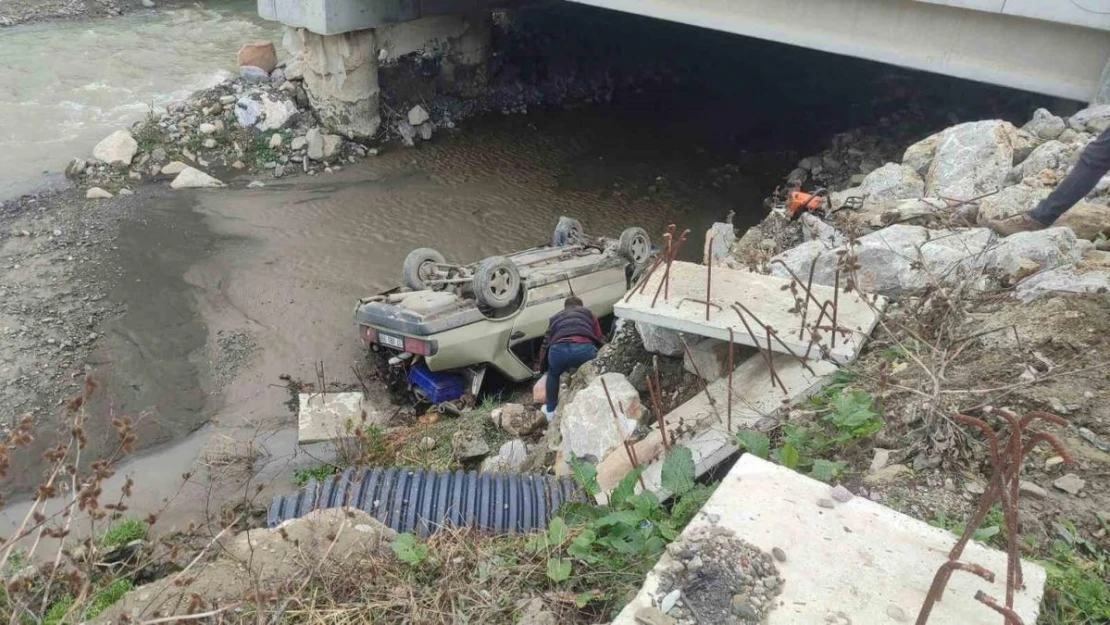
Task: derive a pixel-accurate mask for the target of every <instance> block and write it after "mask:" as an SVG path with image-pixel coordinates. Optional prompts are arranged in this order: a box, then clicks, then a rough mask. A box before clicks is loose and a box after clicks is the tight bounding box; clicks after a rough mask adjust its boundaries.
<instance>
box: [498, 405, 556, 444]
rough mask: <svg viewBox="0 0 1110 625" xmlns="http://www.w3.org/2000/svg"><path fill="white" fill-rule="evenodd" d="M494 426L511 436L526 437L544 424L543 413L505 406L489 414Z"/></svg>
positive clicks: (515, 406)
mask: <svg viewBox="0 0 1110 625" xmlns="http://www.w3.org/2000/svg"><path fill="white" fill-rule="evenodd" d="M490 419H491V420H492V421H493V423H494V425H496V426H497V427H499V428H501V429H503V430H505V431H506V432H508V433H509V434H510V435H512V436H526V435H528V434H531V433H532V432H535V431H536V430H537V429H539V428H540V426H542V425H543V424H544V422H545V419H544V417H543V413H541V412H540V411H539V410H535V409H530V408H526V407H524V406H522V405H521V404H505V405H504V406H501V407H499V408H494V409H493V411H492V412H490Z"/></svg>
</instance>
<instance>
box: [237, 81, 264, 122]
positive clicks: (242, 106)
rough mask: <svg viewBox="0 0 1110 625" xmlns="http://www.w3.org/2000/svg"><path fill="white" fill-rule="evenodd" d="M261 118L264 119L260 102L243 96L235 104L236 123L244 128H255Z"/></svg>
mask: <svg viewBox="0 0 1110 625" xmlns="http://www.w3.org/2000/svg"><path fill="white" fill-rule="evenodd" d="M240 69H242V68H240ZM259 71H261V70H259ZM260 117H262V103H261V102H259V101H258V100H254V99H252V98H250V97H247V96H243V97H241V98H239V100H238V101H236V102H235V121H237V122H239V125H240V126H242V127H244V128H247V127H249V126H253V125H255V124H257V123H258V119H259V118H260Z"/></svg>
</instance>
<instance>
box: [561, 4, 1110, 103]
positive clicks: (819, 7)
mask: <svg viewBox="0 0 1110 625" xmlns="http://www.w3.org/2000/svg"><path fill="white" fill-rule="evenodd" d="M570 1H571V2H577V3H580V4H587V5H592V6H596V7H601V8H606V9H613V10H617V11H624V12H628V13H636V14H638V15H646V16H650V17H654V18H658V19H664V20H670V21H674V22H681V23H685V24H690V25H693V26H700V27H703V28H710V29H714V30H721V31H726V32H731V33H736V34H738V35H746V36H749V37H756V38H759V39H766V40H770V41H778V42H781V43H786V44H791V45H797V46H803V47H806V48H813V49H816V50H823V51H826V52H833V53H836V54H844V55H848V56H854V57H859V58H864V59H870V60H874V61H880V62H883V63H890V64H893V65H899V66H902V67H908V68H912V69H919V70H925V71H929V72H935V73H938V74H945V75H948V76H955V77H958V78H966V79H970V80H975V81H979V82H985V83H991V84H997V85H1002V86H1006V87H1012V88H1016V89H1023V90H1026V91H1032V92H1035V93H1041V94H1046V95H1053V96H1059V97H1063V98H1069V99H1072V100H1080V101H1089V100H1094V101H1103V100H1105V98H1100V97H1099V92H1100V87H1103V83H1104V77H1103V72H1104V68H1105V67H1106V65H1107V55H1108V53H1110V32H1107V31H1106V30H1105V27H1106V24H1105V23H1104V22H1105V21H1106V19H1107V18H1106V17H1104V16H1099V15H1095V14H1091V15H1090V19H1091V20H1094V22H1093V23H1092V24H1091V25H1090V26H1091V27H1086V26H1080V25H1076V24H1075V22H1076V21H1079V19H1081V18H1082V16H1077V18H1071V19H1066V20H1065V19H1061V20H1060V21H1046V20H1043V19H1031V18H1027V17H1017V16H1014V15H1008V14H1000V13H997V12H995V13H992V12H987V11H981V10H968V9H966V8H955V7H952V6H947V5H942V4H932V3H930V0H925V1H924V2H923V1H920V0H742V1H740V0H570ZM961 4H964V5H967V6H972V5H976V4H977V3H976V2H974V1H971V0H964V1H963V2H962V3H961ZM980 4H981V3H980ZM1065 13H1066V11H1065ZM1069 22H1070V23H1069ZM742 70H743V59H738V60H737V79H738V80H741V79H742V76H743V73H742Z"/></svg>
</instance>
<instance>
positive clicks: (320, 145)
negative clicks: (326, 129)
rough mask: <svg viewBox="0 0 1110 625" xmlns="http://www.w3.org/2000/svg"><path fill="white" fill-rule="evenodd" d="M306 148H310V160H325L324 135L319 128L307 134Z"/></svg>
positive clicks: (310, 130)
mask: <svg viewBox="0 0 1110 625" xmlns="http://www.w3.org/2000/svg"><path fill="white" fill-rule="evenodd" d="M304 138H305V146H306V147H307V148H308V158H310V159H312V160H314V161H320V160H323V159H324V133H322V132H320V129H319V128H310V129H309V130H308V132H307V133H305V136H304Z"/></svg>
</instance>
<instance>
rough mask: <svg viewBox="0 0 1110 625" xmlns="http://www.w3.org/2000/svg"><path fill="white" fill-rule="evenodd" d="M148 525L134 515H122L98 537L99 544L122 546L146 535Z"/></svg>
mask: <svg viewBox="0 0 1110 625" xmlns="http://www.w3.org/2000/svg"><path fill="white" fill-rule="evenodd" d="M149 527H150V526H148V525H147V524H146V522H145V521H142V520H140V519H136V518H134V517H124V518H122V519H120V520H118V521H116V522H115V523H112V525H111V526H110V527H109V528H108V531H106V532H104V535H103V536H101V537H100V544H101V545H102V546H103V547H106V548H109V549H111V548H114V547H122V546H123V545H126V544H127V543H129V542H131V541H133V540H139V539H140V538H144V537H145V536H146V532H147V530H148V529H149Z"/></svg>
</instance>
